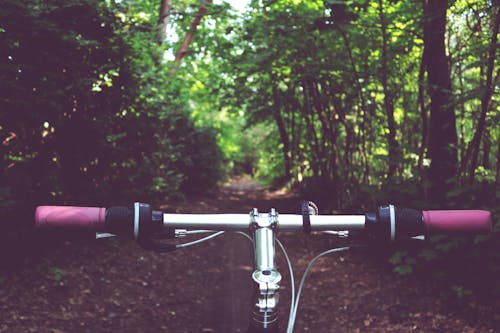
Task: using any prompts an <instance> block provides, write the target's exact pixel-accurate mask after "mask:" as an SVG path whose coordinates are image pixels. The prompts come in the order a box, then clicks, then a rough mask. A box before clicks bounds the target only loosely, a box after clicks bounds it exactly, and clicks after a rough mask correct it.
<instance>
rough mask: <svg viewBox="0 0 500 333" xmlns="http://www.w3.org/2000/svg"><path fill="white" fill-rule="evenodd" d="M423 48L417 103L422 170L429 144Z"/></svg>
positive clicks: (419, 158)
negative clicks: (420, 126) (420, 122)
mask: <svg viewBox="0 0 500 333" xmlns="http://www.w3.org/2000/svg"><path fill="white" fill-rule="evenodd" d="M425 61H426V59H425V48H424V50H423V52H422V58H421V60H420V70H419V72H418V104H419V106H420V118H421V120H422V142H421V143H420V150H419V153H418V169H419V170H423V165H424V158H425V151H426V149H427V146H428V144H429V120H428V117H427V107H426V105H425V96H424V95H425V94H424V89H425V83H424V79H425V66H426V62H425Z"/></svg>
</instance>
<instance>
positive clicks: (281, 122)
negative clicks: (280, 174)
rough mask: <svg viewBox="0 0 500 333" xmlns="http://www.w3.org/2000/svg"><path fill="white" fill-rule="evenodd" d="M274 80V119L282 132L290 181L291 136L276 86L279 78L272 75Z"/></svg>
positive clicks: (286, 170)
mask: <svg viewBox="0 0 500 333" xmlns="http://www.w3.org/2000/svg"><path fill="white" fill-rule="evenodd" d="M270 77H271V80H272V83H271V84H272V89H273V99H274V107H273V110H272V113H273V117H274V120H275V121H276V125H277V126H278V132H279V133H280V139H281V143H282V144H283V148H282V152H283V159H284V162H285V174H284V176H285V181H287V182H288V181H289V180H290V179H292V153H291V149H290V137H289V136H288V133H287V130H286V127H285V121H284V120H283V116H282V114H281V113H282V111H281V110H282V109H283V105H282V103H281V98H280V96H279V94H278V88H277V87H276V82H277V78H276V77H275V76H274V75H272V74H271V75H270Z"/></svg>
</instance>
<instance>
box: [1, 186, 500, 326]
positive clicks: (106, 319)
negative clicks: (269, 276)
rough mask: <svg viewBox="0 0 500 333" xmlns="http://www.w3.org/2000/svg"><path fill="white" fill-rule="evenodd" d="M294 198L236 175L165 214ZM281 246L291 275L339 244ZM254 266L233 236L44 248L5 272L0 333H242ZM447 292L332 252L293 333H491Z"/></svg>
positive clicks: (375, 260) (302, 238) (491, 311)
mask: <svg viewBox="0 0 500 333" xmlns="http://www.w3.org/2000/svg"><path fill="white" fill-rule="evenodd" d="M298 202H299V198H298V195H297V194H296V193H294V192H290V191H272V190H270V189H267V188H264V187H261V186H259V185H258V184H257V183H255V182H254V181H252V180H251V179H248V178H238V179H233V180H232V181H230V182H228V183H227V184H225V185H224V186H222V187H221V188H219V189H214V191H213V192H212V193H209V195H206V196H204V197H203V198H199V199H193V200H190V201H185V202H183V203H179V204H178V205H175V206H172V205H169V206H165V207H162V208H163V209H165V210H166V211H170V212H174V211H175V212H191V213H246V212H248V211H250V209H251V208H252V207H257V208H258V209H259V211H262V212H265V211H269V209H270V208H271V207H276V208H277V209H278V211H279V212H281V213H293V212H296V211H297V208H296V207H297V204H298ZM279 238H280V240H281V241H282V242H283V244H284V245H285V247H286V248H287V251H288V254H289V255H290V257H291V260H292V263H293V265H294V269H295V275H296V278H298V277H299V276H298V275H299V274H302V272H303V271H304V269H305V267H306V266H307V263H308V262H309V261H310V260H311V259H312V258H313V257H314V256H315V255H316V254H318V253H320V252H322V251H324V250H326V249H329V248H332V247H335V246H342V245H345V241H341V240H336V239H334V238H331V237H328V236H326V235H315V234H314V235H311V236H306V235H304V234H302V233H297V234H285V233H280V234H279ZM278 266H279V267H280V272H281V273H282V275H283V280H282V282H281V286H282V288H281V293H280V315H281V318H282V321H281V322H282V324H283V325H282V326H284V324H285V323H286V320H287V318H288V309H289V304H290V295H289V293H290V288H289V276H288V272H287V269H286V263H285V262H284V261H283V256H282V255H280V254H279V255H278ZM252 270H253V259H252V250H251V244H250V242H248V241H247V240H245V239H244V238H243V237H242V236H241V235H237V234H231V233H226V234H224V235H223V236H221V237H219V238H217V239H214V240H212V241H209V242H205V243H203V244H200V245H198V246H196V247H191V248H189V249H184V250H178V251H176V252H174V253H167V254H156V253H150V252H146V251H144V250H142V249H141V248H139V247H138V246H137V245H136V244H134V243H133V242H131V241H126V240H119V239H110V240H98V241H95V240H94V241H89V240H83V241H81V240H80V241H78V240H72V241H66V242H64V243H58V244H55V245H53V246H51V247H49V246H48V245H47V243H39V244H38V248H36V247H35V248H34V252H32V253H31V254H30V255H29V256H27V257H26V258H25V259H24V260H23V261H22V262H18V263H17V265H16V266H15V267H11V268H10V269H3V270H1V271H0V332H51V333H61V332H96V333H99V332H109V333H116V332H120V333H137V332H151V333H153V332H154V333H157V332H172V333H174V332H175V333H182V332H185V333H193V332H194V333H196V332H223V333H224V332H245V329H246V325H247V323H248V318H249V311H250V302H251V294H252V287H253V285H252V281H251V278H250V275H251V272H252ZM444 295H445V294H444V293H443V292H439V289H437V288H436V287H435V286H433V284H432V283H430V282H429V280H427V281H426V282H422V281H421V280H419V279H417V277H415V276H412V277H407V278H401V277H398V276H396V275H394V274H393V273H392V272H391V267H390V266H389V265H387V264H386V259H385V258H383V256H381V255H378V254H377V253H374V252H373V251H372V250H370V251H367V252H352V253H342V254H340V255H330V256H326V257H324V258H322V259H320V260H319V261H318V263H317V264H316V265H315V266H314V267H313V269H312V271H311V272H310V275H309V277H308V280H307V281H306V285H305V289H304V291H303V295H302V298H301V304H300V307H299V311H298V316H297V323H296V326H295V327H296V329H295V332H298V333H302V332H315V333H316V332H317V333H327V332H497V331H498V330H497V328H498V327H500V315H498V313H497V312H495V308H494V306H493V308H492V307H491V306H488V305H474V306H469V305H467V304H465V305H463V304H464V303H466V302H456V301H454V300H453V299H451V301H450V298H449V297H446V296H444ZM495 313H497V314H496V315H495ZM282 329H284V327H282Z"/></svg>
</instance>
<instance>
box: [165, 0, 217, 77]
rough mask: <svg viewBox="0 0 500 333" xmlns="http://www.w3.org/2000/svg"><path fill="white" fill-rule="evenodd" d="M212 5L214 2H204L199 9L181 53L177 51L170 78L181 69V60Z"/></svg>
mask: <svg viewBox="0 0 500 333" xmlns="http://www.w3.org/2000/svg"><path fill="white" fill-rule="evenodd" d="M211 3H212V0H206V1H203V2H202V5H201V6H200V8H199V9H198V13H197V14H196V16H195V17H194V20H193V22H192V23H191V26H190V27H189V30H188V31H187V32H186V37H184V40H183V42H182V44H181V47H180V49H179V51H177V54H176V55H175V60H174V65H173V66H172V68H171V70H170V76H174V75H175V73H176V72H177V70H178V69H179V66H180V65H181V60H182V58H184V56H185V55H186V52H187V51H188V49H189V44H191V41H192V40H193V36H194V34H195V33H196V30H197V29H198V25H199V24H200V22H201V19H202V18H203V16H205V14H206V13H207V5H210V4H211Z"/></svg>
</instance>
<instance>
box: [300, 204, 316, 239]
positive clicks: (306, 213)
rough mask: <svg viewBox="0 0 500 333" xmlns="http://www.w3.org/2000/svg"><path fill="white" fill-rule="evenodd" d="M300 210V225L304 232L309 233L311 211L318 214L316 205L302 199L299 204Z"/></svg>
mask: <svg viewBox="0 0 500 333" xmlns="http://www.w3.org/2000/svg"><path fill="white" fill-rule="evenodd" d="M300 212H301V214H302V227H303V229H304V232H305V233H306V234H310V233H311V218H310V215H311V212H312V215H318V212H319V210H318V206H316V204H315V203H314V202H312V201H307V200H305V201H302V202H301V204H300Z"/></svg>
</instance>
